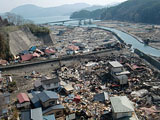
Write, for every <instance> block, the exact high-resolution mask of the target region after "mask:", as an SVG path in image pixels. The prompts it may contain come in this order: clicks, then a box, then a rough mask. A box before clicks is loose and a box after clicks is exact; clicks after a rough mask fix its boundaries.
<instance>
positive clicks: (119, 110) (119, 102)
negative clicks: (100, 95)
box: [110, 96, 134, 119]
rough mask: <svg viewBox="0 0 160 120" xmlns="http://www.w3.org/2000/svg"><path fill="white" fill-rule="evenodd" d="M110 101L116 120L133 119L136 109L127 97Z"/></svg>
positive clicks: (114, 98) (111, 98) (118, 97)
mask: <svg viewBox="0 0 160 120" xmlns="http://www.w3.org/2000/svg"><path fill="white" fill-rule="evenodd" d="M110 101H111V108H112V115H113V118H114V119H119V118H123V117H132V114H133V113H134V108H133V106H132V104H131V102H130V100H129V99H128V98H127V97H126V96H116V97H110Z"/></svg>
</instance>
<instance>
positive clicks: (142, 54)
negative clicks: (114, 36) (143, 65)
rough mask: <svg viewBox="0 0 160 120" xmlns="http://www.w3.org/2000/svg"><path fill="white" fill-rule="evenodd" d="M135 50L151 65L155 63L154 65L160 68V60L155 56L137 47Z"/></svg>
mask: <svg viewBox="0 0 160 120" xmlns="http://www.w3.org/2000/svg"><path fill="white" fill-rule="evenodd" d="M134 52H135V53H136V54H137V55H139V56H140V57H141V58H143V59H145V60H146V61H147V62H149V63H150V64H151V65H153V66H154V67H156V68H157V69H159V70H160V62H159V61H158V60H156V59H154V58H153V57H151V56H149V55H147V54H145V53H143V52H142V51H140V50H138V49H135V50H134Z"/></svg>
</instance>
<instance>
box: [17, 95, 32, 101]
mask: <svg viewBox="0 0 160 120" xmlns="http://www.w3.org/2000/svg"><path fill="white" fill-rule="evenodd" d="M17 98H18V101H19V103H23V102H29V101H30V100H29V98H28V96H27V94H25V93H20V94H18V95H17Z"/></svg>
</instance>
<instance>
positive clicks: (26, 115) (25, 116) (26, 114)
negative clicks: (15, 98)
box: [21, 110, 31, 120]
mask: <svg viewBox="0 0 160 120" xmlns="http://www.w3.org/2000/svg"><path fill="white" fill-rule="evenodd" d="M30 115H31V114H30V110H27V111H23V112H21V120H31V119H30Z"/></svg>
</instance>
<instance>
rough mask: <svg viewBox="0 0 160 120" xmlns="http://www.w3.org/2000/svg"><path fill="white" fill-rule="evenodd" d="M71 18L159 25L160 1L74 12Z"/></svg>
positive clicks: (131, 1)
mask: <svg viewBox="0 0 160 120" xmlns="http://www.w3.org/2000/svg"><path fill="white" fill-rule="evenodd" d="M71 18H93V19H95V18H100V19H101V20H119V21H129V22H141V23H149V24H160V20H159V19H160V0H128V1H126V2H123V3H121V4H119V5H117V6H114V7H109V8H106V9H98V10H95V11H84V10H83V11H79V12H75V13H73V14H72V15H71Z"/></svg>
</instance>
